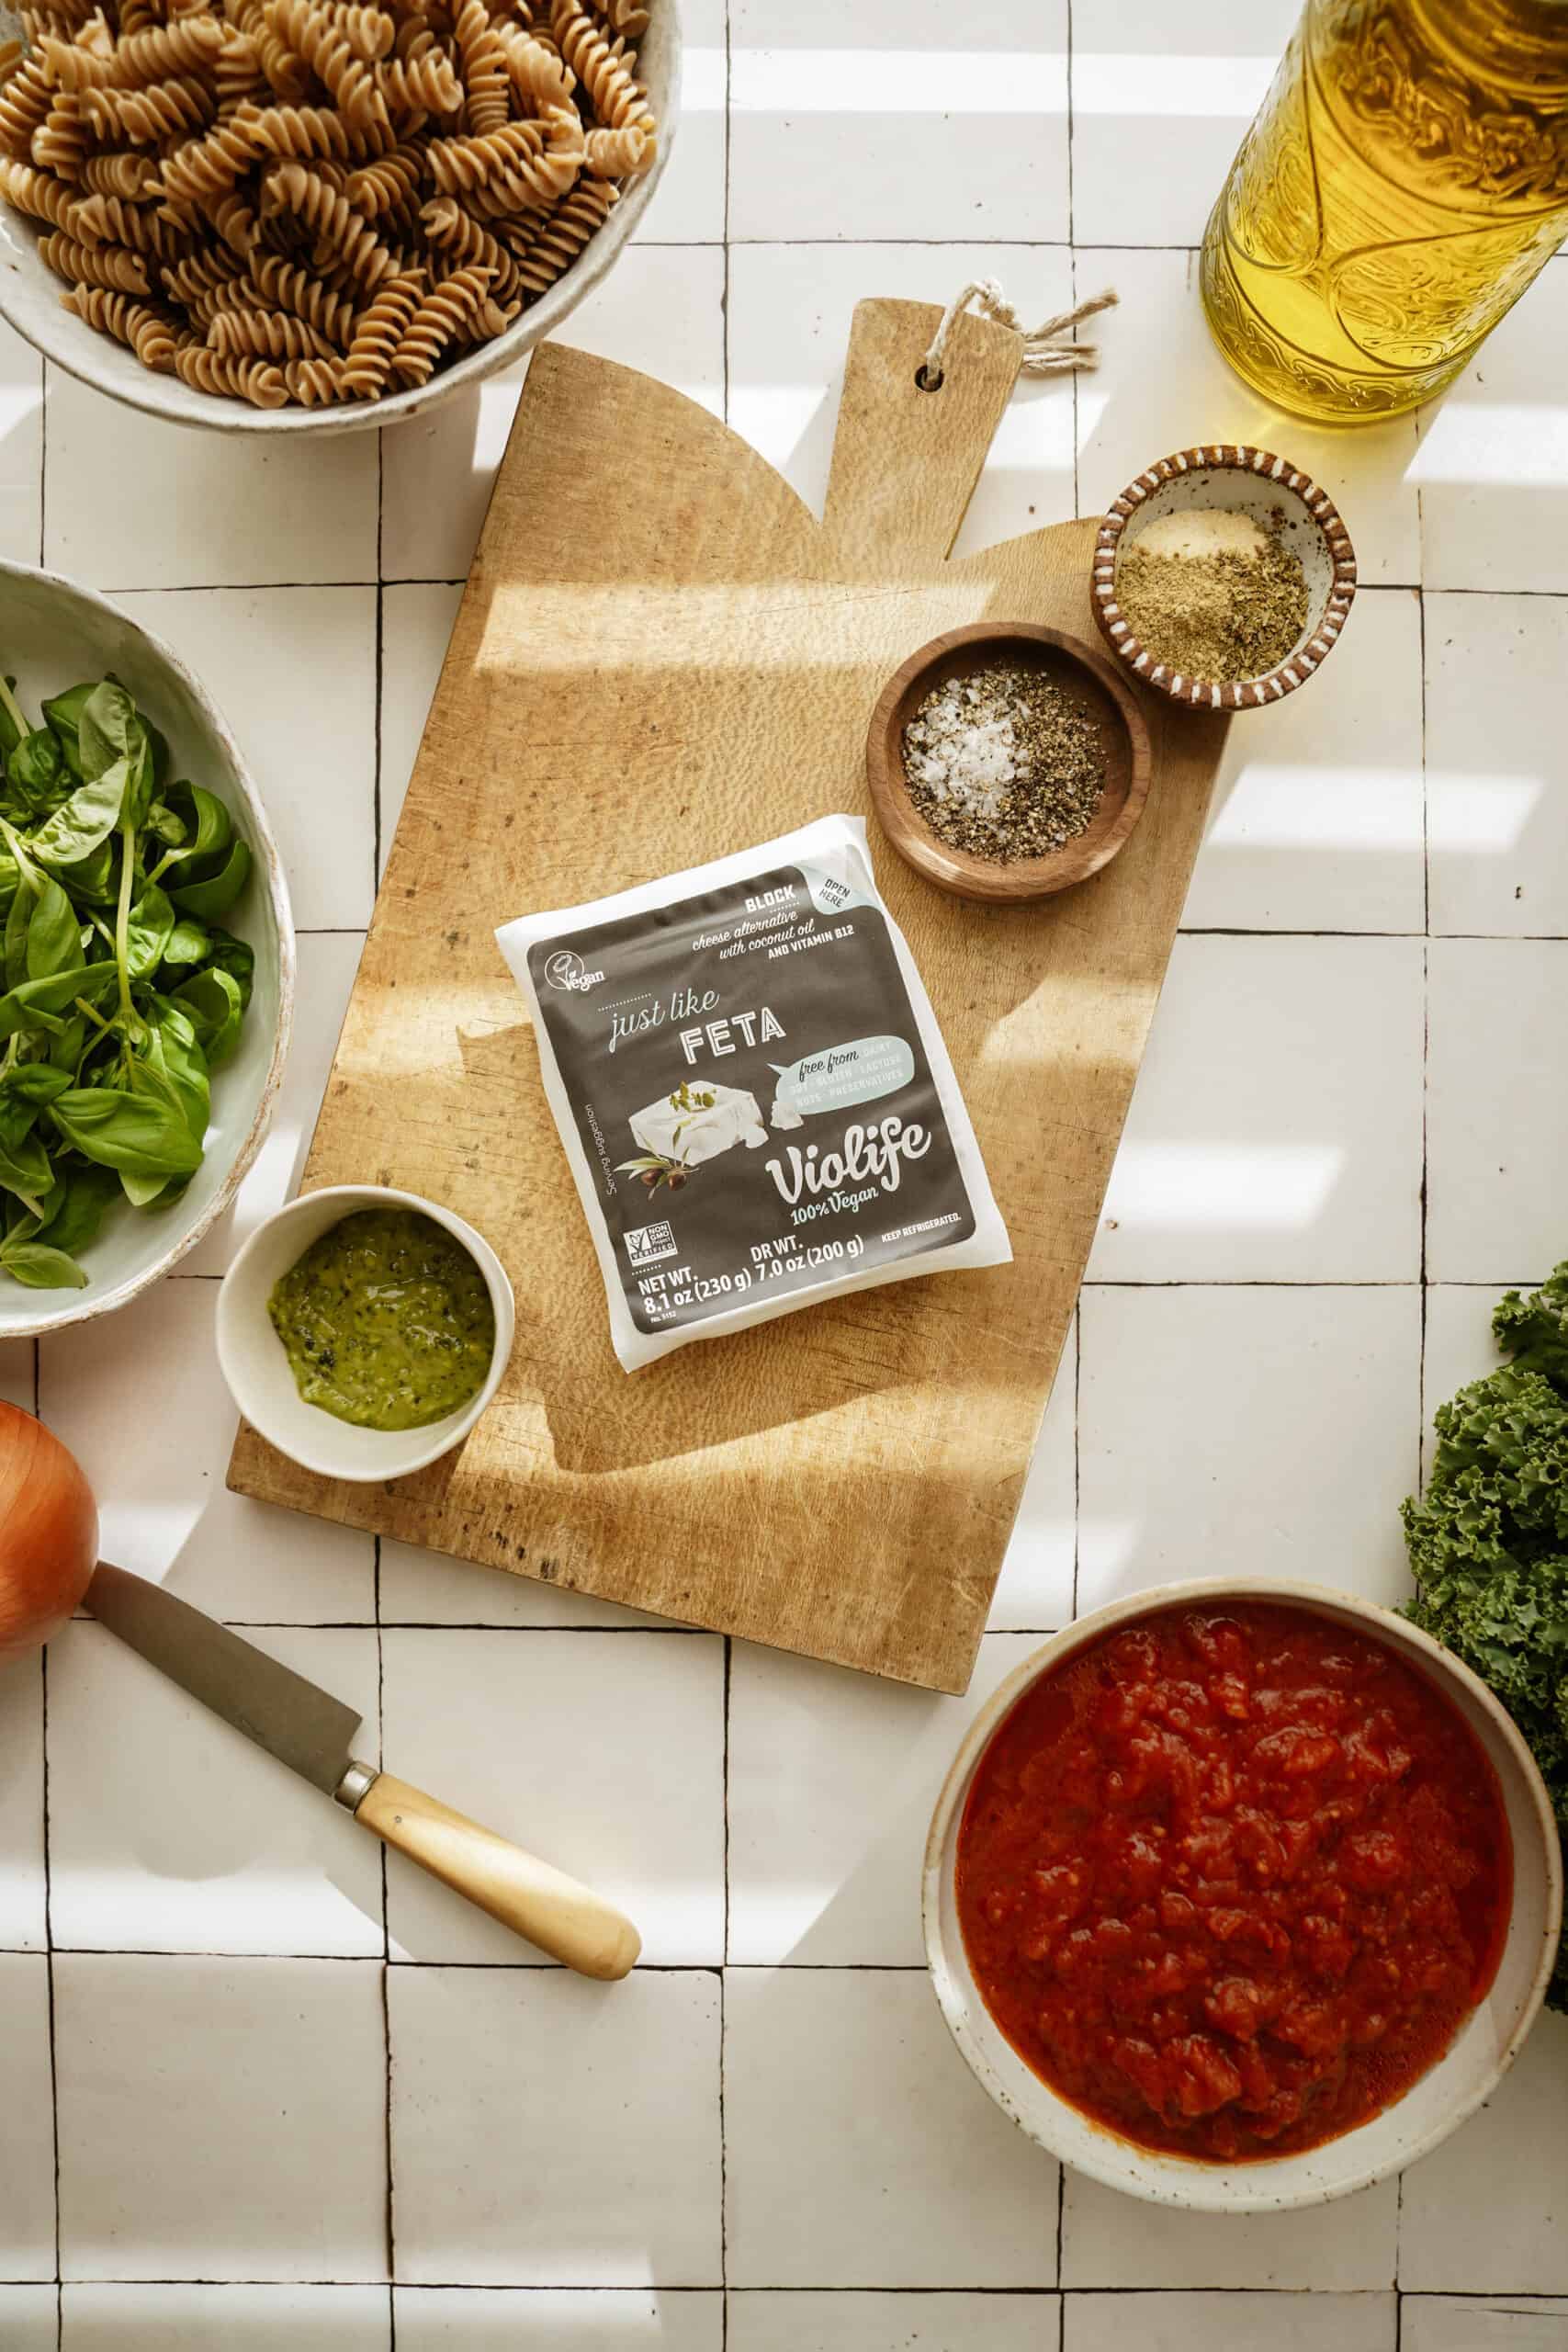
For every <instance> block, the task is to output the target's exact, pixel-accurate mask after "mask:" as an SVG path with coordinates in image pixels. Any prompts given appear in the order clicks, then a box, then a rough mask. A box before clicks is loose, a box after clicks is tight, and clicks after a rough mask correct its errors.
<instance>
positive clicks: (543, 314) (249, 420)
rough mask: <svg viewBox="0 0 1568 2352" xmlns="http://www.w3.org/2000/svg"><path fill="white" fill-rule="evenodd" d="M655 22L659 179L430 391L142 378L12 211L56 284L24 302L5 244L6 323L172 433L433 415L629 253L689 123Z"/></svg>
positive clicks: (307, 430) (669, 9)
mask: <svg viewBox="0 0 1568 2352" xmlns="http://www.w3.org/2000/svg"><path fill="white" fill-rule="evenodd" d="M654 21H655V23H656V24H657V25H658V27H659V30H658V34H657V37H656V39H650V40H649V41H647V42H645V44H644V54H645V57H646V53H647V51H648V50H649V49H652V51H653V62H652V64H651V65H650V70H649V93H650V96H652V98H653V100H654V103H655V106H656V107H657V109H658V114H659V153H658V154H657V156H656V157H655V159H654V164H653V168H652V170H651V171H649V172H647V173H645V174H644V175H643V176H642V177H641V178H640V179H638V180H636V181H634V182H633V184H632V187H631V188H630V191H629V192H628V193H627V194H626V196H624V197H623V198H621V201H620V202H619V203H618V204H617V205H616V207H615V210H614V211H613V212H612V213H611V215H610V217H609V219H608V220H606V221H605V223H604V226H603V228H601V229H600V230H599V231H598V232H596V233H595V234H594V235H593V236H592V237H591V238H590V239H589V241H588V243H587V244H586V245H585V246H584V247H583V249H582V252H581V254H579V256H578V258H577V260H576V261H574V262H573V263H572V265H571V267H570V269H568V270H564V271H563V272H562V274H561V276H560V277H558V278H557V280H556V282H555V284H554V285H553V286H551V287H550V288H547V291H546V292H545V293H544V294H542V295H541V296H540V298H539V300H537V301H536V303H535V304H534V305H533V306H532V308H531V309H529V310H526V311H524V312H523V315H522V316H521V318H518V319H515V320H513V323H512V325H511V326H509V327H508V328H507V329H506V331H505V333H504V334H499V335H497V336H496V338H495V340H494V341H493V342H492V343H485V344H480V345H478V346H477V347H476V348H475V349H474V350H472V351H471V352H469V353H468V356H467V357H466V358H463V359H459V360H458V361H457V363H456V365H455V366H453V367H451V368H444V369H443V370H442V371H441V372H440V373H439V374H438V375H435V376H433V377H432V378H431V379H430V381H429V382H428V383H427V384H420V385H416V386H414V387H413V388H412V390H408V391H404V392H392V393H389V395H388V396H387V397H386V398H385V399H384V400H378V401H330V402H328V403H327V404H325V405H324V406H322V407H321V408H297V407H293V406H290V407H288V408H267V409H262V408H253V407H252V406H251V404H250V403H249V401H242V400H232V399H231V398H229V397H228V396H227V395H226V394H222V393H217V392H203V391H199V390H197V388H196V387H195V386H194V385H187V384H186V383H185V382H184V381H183V379H181V378H180V377H178V376H164V375H160V374H158V373H156V372H155V371H154V370H153V369H152V368H143V367H142V366H141V362H140V361H139V360H137V359H136V358H135V356H134V355H133V354H132V353H130V352H128V351H126V350H124V349H123V347H122V346H121V345H118V344H116V343H115V342H113V341H112V340H111V339H110V338H109V337H108V336H107V335H99V334H96V333H95V332H94V330H93V329H92V328H90V327H88V326H86V325H85V324H84V322H82V321H81V320H79V319H77V318H75V317H73V314H72V313H71V312H70V311H65V310H62V309H61V308H60V306H59V300H58V298H59V294H60V293H61V291H62V290H63V289H62V288H61V287H60V286H59V284H58V283H57V281H56V280H55V279H54V278H53V277H52V276H50V275H49V274H48V273H47V272H46V271H45V267H44V265H43V263H42V262H37V263H36V264H35V263H34V262H33V261H32V259H31V257H30V254H31V253H36V248H37V245H38V242H39V236H40V235H41V234H43V233H45V232H47V229H48V223H47V222H46V221H35V220H28V219H27V218H26V217H25V216H24V215H23V214H21V213H19V212H17V211H16V210H15V209H13V208H6V211H7V220H6V227H7V230H8V231H9V232H10V236H11V242H12V243H13V244H14V245H15V244H18V243H19V244H20V245H21V246H23V247H24V248H27V249H30V252H29V258H28V264H27V267H28V275H29V277H30V276H31V275H32V272H33V269H34V268H35V267H36V270H37V274H38V280H39V282H40V283H41V282H42V281H43V280H44V279H45V278H46V277H47V281H48V286H49V288H50V289H51V292H50V300H49V301H48V303H47V304H42V303H33V302H18V301H17V300H16V298H15V295H14V293H13V291H12V281H13V280H14V279H15V277H17V273H18V267H19V265H18V263H17V260H16V259H15V258H14V257H12V256H10V255H8V254H6V241H4V240H0V317H3V318H4V319H5V320H6V322H7V323H8V324H9V325H11V326H12V327H14V328H15V329H16V331H17V334H20V335H23V336H25V337H26V339H27V341H28V343H30V344H31V345H33V348H34V349H35V350H36V351H40V352H41V353H42V354H43V356H44V357H45V358H46V359H49V360H51V361H52V362H53V363H54V365H55V366H56V367H57V368H63V369H64V371H65V373H66V374H67V375H68V376H74V377H75V378H76V379H77V381H78V382H79V383H83V384H86V385H88V386H90V387H91V389H92V390H94V391H96V392H105V393H107V394H108V396H109V398H110V399H112V400H118V401H124V402H125V404H126V406H127V407H128V408H137V409H141V411H142V412H143V413H145V414H146V415H148V416H157V417H162V418H164V420H165V422H167V423H169V424H194V425H198V426H200V427H202V428H204V429H205V430H206V431H209V432H212V433H236V434H249V433H265V434H272V435H278V434H301V435H318V436H319V435H324V434H337V433H362V432H365V431H367V430H368V429H369V428H370V427H372V426H379V425H383V424H402V423H405V422H406V421H407V420H408V419H409V418H411V417H414V416H424V415H427V414H428V413H429V412H430V411H431V410H432V409H435V408H440V407H442V406H444V405H445V403H446V401H449V400H452V399H454V398H456V396H457V393H459V392H461V391H464V390H468V388H469V387H470V386H473V385H476V384H482V383H483V382H484V381H485V380H486V379H487V378H489V377H491V376H495V375H499V374H500V372H501V370H502V368H511V367H513V366H515V364H516V362H517V361H518V360H519V359H524V358H525V357H526V356H527V355H528V354H529V352H531V351H532V350H533V349H534V348H535V346H536V345H538V344H541V343H543V342H544V341H545V339H546V337H547V336H548V335H551V334H554V333H555V332H556V330H557V328H558V327H559V326H560V325H561V324H562V323H563V322H565V320H566V319H567V318H569V317H570V314H571V312H572V311H575V310H576V308H577V306H578V304H579V303H580V302H581V300H583V298H584V296H585V295H588V294H591V293H592V291H593V288H595V287H596V286H597V285H598V284H599V282H600V280H601V278H603V277H605V276H606V275H607V274H608V272H609V271H610V270H611V268H613V266H615V262H616V261H618V260H619V258H620V256H621V254H623V253H624V252H625V250H626V246H627V245H628V244H629V243H630V242H631V240H632V237H633V236H634V234H635V233H636V232H637V224H638V222H639V221H640V220H641V219H642V216H643V214H644V213H645V212H646V210H647V209H648V206H649V202H650V200H651V198H652V196H653V191H654V189H655V188H656V187H658V185H659V182H660V178H661V177H662V175H663V173H664V170H665V167H666V165H667V164H668V163H669V160H670V154H671V149H672V148H673V146H674V143H675V134H676V130H677V128H678V126H679V123H680V112H681V52H682V40H681V16H680V0H660V15H659V17H656V18H655V20H654ZM19 30H20V25H19V20H18V19H17V17H16V16H15V15H14V13H13V11H12V9H11V7H10V6H9V5H8V4H7V5H0V33H4V34H6V35H14V34H18V33H19Z"/></svg>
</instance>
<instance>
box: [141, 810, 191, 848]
mask: <svg viewBox="0 0 1568 2352" xmlns="http://www.w3.org/2000/svg"><path fill="white" fill-rule="evenodd" d="M147 831H149V832H150V833H151V834H152V836H153V838H154V840H157V841H161V842H163V843H164V847H165V848H166V849H178V847H179V845H180V843H181V842H183V841H184V839H185V837H186V829H185V826H184V825H183V824H182V822H181V821H180V819H179V816H178V814H177V813H176V811H175V809H171V808H170V806H169V804H168V802H167V801H166V800H154V801H153V802H152V805H151V807H150V808H149V809H148V811H147Z"/></svg>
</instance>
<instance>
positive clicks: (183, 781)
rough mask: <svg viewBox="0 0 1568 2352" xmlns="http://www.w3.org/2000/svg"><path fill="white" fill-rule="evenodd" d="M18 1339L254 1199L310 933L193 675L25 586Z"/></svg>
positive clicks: (62, 1320)
mask: <svg viewBox="0 0 1568 2352" xmlns="http://www.w3.org/2000/svg"><path fill="white" fill-rule="evenodd" d="M0 956H3V959H4V970H3V972H0V980H3V982H4V987H3V989H0V1338H22V1337H26V1336H28V1335H31V1334H33V1333H37V1332H40V1331H47V1330H53V1329H59V1328H60V1327H61V1326H62V1325H63V1324H67V1323H76V1322H81V1321H83V1320H85V1318H86V1317H90V1316H95V1315H102V1314H107V1312H108V1311H109V1310H110V1309H111V1308H113V1307H117V1306H124V1305H125V1303H126V1301H127V1300H128V1299H130V1298H133V1297H135V1295H137V1293H138V1292H139V1291H142V1290H145V1289H146V1288H147V1286H148V1284H149V1283H152V1282H155V1281H156V1280H157V1279H158V1277H159V1276H160V1275H161V1274H164V1273H166V1272H167V1271H168V1270H169V1268H170V1267H171V1266H173V1265H174V1264H175V1262H176V1261H178V1260H179V1259H180V1258H182V1257H183V1256H184V1255H185V1253H186V1250H189V1249H191V1248H192V1247H193V1246H194V1245H195V1243H196V1242H197V1241H198V1240H199V1239H200V1238H201V1237H202V1235H203V1234H204V1233H206V1232H207V1230H208V1228H209V1227H210V1226H211V1225H212V1224H213V1223H214V1221H215V1220H216V1219H217V1218H218V1217H219V1216H221V1214H222V1212H223V1210H224V1208H225V1207H226V1206H227V1205H228V1204H229V1202H230V1200H231V1198H232V1196H233V1193H234V1191H235V1189H236V1187H237V1186H238V1184H239V1182H240V1179H241V1177H242V1176H243V1174H244V1171H245V1170H246V1169H247V1168H248V1167H249V1165H250V1163H251V1161H252V1160H253V1159H254V1157H255V1154H256V1151H257V1149H258V1148H259V1147H260V1144H261V1140H262V1137H263V1136H264V1135H265V1130H266V1124H267V1120H268V1118H269V1116H270V1114H271V1110H272V1105H273V1102H274V1099H275V1097H276V1091H277V1087H278V1083H279V1081H280V1080H281V1077H282V1074H283V1062H284V1056H285V1052H286V1050H287V1046H288V1027H289V1018H290V1013H291V1010H292V1003H293V991H294V929H293V923H292V921H291V919H290V916H289V910H288V888H287V886H286V884H285V882H284V878H283V870H282V865H281V864H280V862H279V858H278V854H277V846H276V842H274V840H273V837H272V832H271V829H270V828H269V826H268V824H267V820H266V817H265V812H264V810H263V809H262V805H261V799H260V796H259V795H258V793H257V791H256V787H255V786H254V783H253V781H252V779H251V777H250V775H249V774H248V772H247V770H246V767H245V763H244V761H243V758H242V757H241V754H240V752H239V748H238V746H237V745H236V743H235V742H234V740H233V738H232V736H231V734H230V732H229V729H228V728H227V727H226V726H225V724H224V722H223V720H222V718H221V717H220V715H219V713H218V711H217V710H216V709H215V708H214V707H213V705H212V703H211V702H210V701H209V698H208V696H207V695H206V694H205V693H204V692H203V690H202V688H201V686H200V685H199V684H197V680H196V679H195V678H194V677H192V675H191V674H190V673H189V671H188V670H186V667H185V664H184V663H183V662H181V661H180V659H179V657H178V656H177V655H176V654H175V652H174V651H173V650H171V649H170V648H169V647H168V646H166V645H164V644H163V643H161V642H160V640H159V639H157V638H155V637H153V636H152V635H150V634H149V632H148V631H147V630H145V629H143V628H140V627H139V626H138V625H137V623H136V622H134V621H133V620H131V619H130V616H128V615H127V614H125V613H123V612H121V611H119V610H118V607H116V606H115V605H111V604H109V603H107V601H106V600H105V599H104V598H103V597H101V596H97V595H95V594H93V593H92V592H91V591H90V590H88V589H85V588H80V587H77V586H76V585H75V584H74V583H73V582H71V581H68V580H62V579H61V578H59V577H58V576H56V575H54V574H52V573H50V572H45V571H32V570H30V569H28V568H27V567H25V566H22V565H18V564H0Z"/></svg>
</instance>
